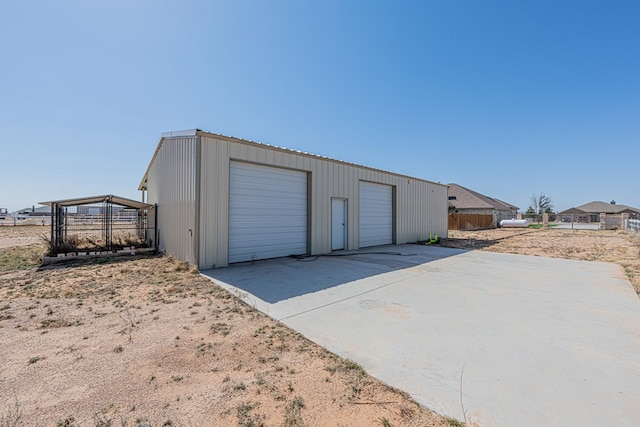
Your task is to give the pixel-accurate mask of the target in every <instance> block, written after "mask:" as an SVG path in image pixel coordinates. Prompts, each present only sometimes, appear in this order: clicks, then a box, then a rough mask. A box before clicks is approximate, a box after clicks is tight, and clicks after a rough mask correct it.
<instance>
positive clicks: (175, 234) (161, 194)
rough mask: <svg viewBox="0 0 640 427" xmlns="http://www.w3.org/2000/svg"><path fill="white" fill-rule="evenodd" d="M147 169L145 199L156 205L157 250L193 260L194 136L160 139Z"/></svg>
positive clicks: (186, 259)
mask: <svg viewBox="0 0 640 427" xmlns="http://www.w3.org/2000/svg"><path fill="white" fill-rule="evenodd" d="M160 143H161V147H160V149H159V151H158V153H157V155H156V157H155V160H154V162H153V164H152V165H151V167H150V170H149V176H148V183H147V187H148V189H149V190H148V193H147V194H148V200H149V202H150V203H157V204H158V230H159V239H158V240H159V249H160V250H161V251H164V252H166V253H168V254H171V255H174V256H175V257H177V258H179V259H182V260H185V261H187V262H190V263H196V260H195V259H194V258H195V248H194V244H193V240H192V238H193V233H191V234H190V233H189V228H191V230H193V231H195V227H196V222H195V221H196V218H195V206H196V185H195V184H196V182H195V177H196V161H195V160H196V137H183V138H180V137H176V138H164V139H163V140H162V141H161V142H160Z"/></svg>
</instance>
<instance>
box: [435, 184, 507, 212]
mask: <svg viewBox="0 0 640 427" xmlns="http://www.w3.org/2000/svg"><path fill="white" fill-rule="evenodd" d="M447 185H448V186H449V206H451V205H453V207H455V208H456V209H496V210H499V211H505V210H518V209H519V208H518V207H517V206H514V205H512V204H510V203H507V202H503V201H502V200H500V199H496V198H492V197H488V196H485V195H484V194H480V193H478V192H476V191H473V190H470V189H468V188H466V187H463V186H461V185H458V184H453V183H451V184H447ZM453 197H455V198H453Z"/></svg>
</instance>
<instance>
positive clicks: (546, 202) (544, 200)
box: [529, 192, 553, 215]
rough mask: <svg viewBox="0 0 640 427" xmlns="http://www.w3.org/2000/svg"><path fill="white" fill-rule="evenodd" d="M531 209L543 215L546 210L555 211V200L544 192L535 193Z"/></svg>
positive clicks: (532, 197)
mask: <svg viewBox="0 0 640 427" xmlns="http://www.w3.org/2000/svg"><path fill="white" fill-rule="evenodd" d="M529 209H531V210H533V212H534V213H535V214H536V215H542V214H543V213H544V212H547V213H553V202H552V201H551V198H550V197H549V196H547V195H546V194H544V193H542V192H540V194H535V193H533V195H532V196H531V206H529Z"/></svg>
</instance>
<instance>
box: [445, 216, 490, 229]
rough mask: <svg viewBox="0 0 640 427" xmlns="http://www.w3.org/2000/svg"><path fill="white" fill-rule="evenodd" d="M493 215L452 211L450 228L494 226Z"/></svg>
mask: <svg viewBox="0 0 640 427" xmlns="http://www.w3.org/2000/svg"><path fill="white" fill-rule="evenodd" d="M494 227H495V223H494V218H493V215H484V214H467V213H450V214H449V230H480V229H483V228H494Z"/></svg>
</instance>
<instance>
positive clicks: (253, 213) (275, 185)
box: [229, 162, 307, 262]
mask: <svg viewBox="0 0 640 427" xmlns="http://www.w3.org/2000/svg"><path fill="white" fill-rule="evenodd" d="M229 177H230V178H229V262H240V261H252V260H257V259H266V258H276V257H282V256H288V255H300V254H305V253H307V174H306V173H305V172H297V171H294V170H290V169H282V168H273V167H268V166H261V165H255V164H251V163H241V162H231V164H230V169H229Z"/></svg>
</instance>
